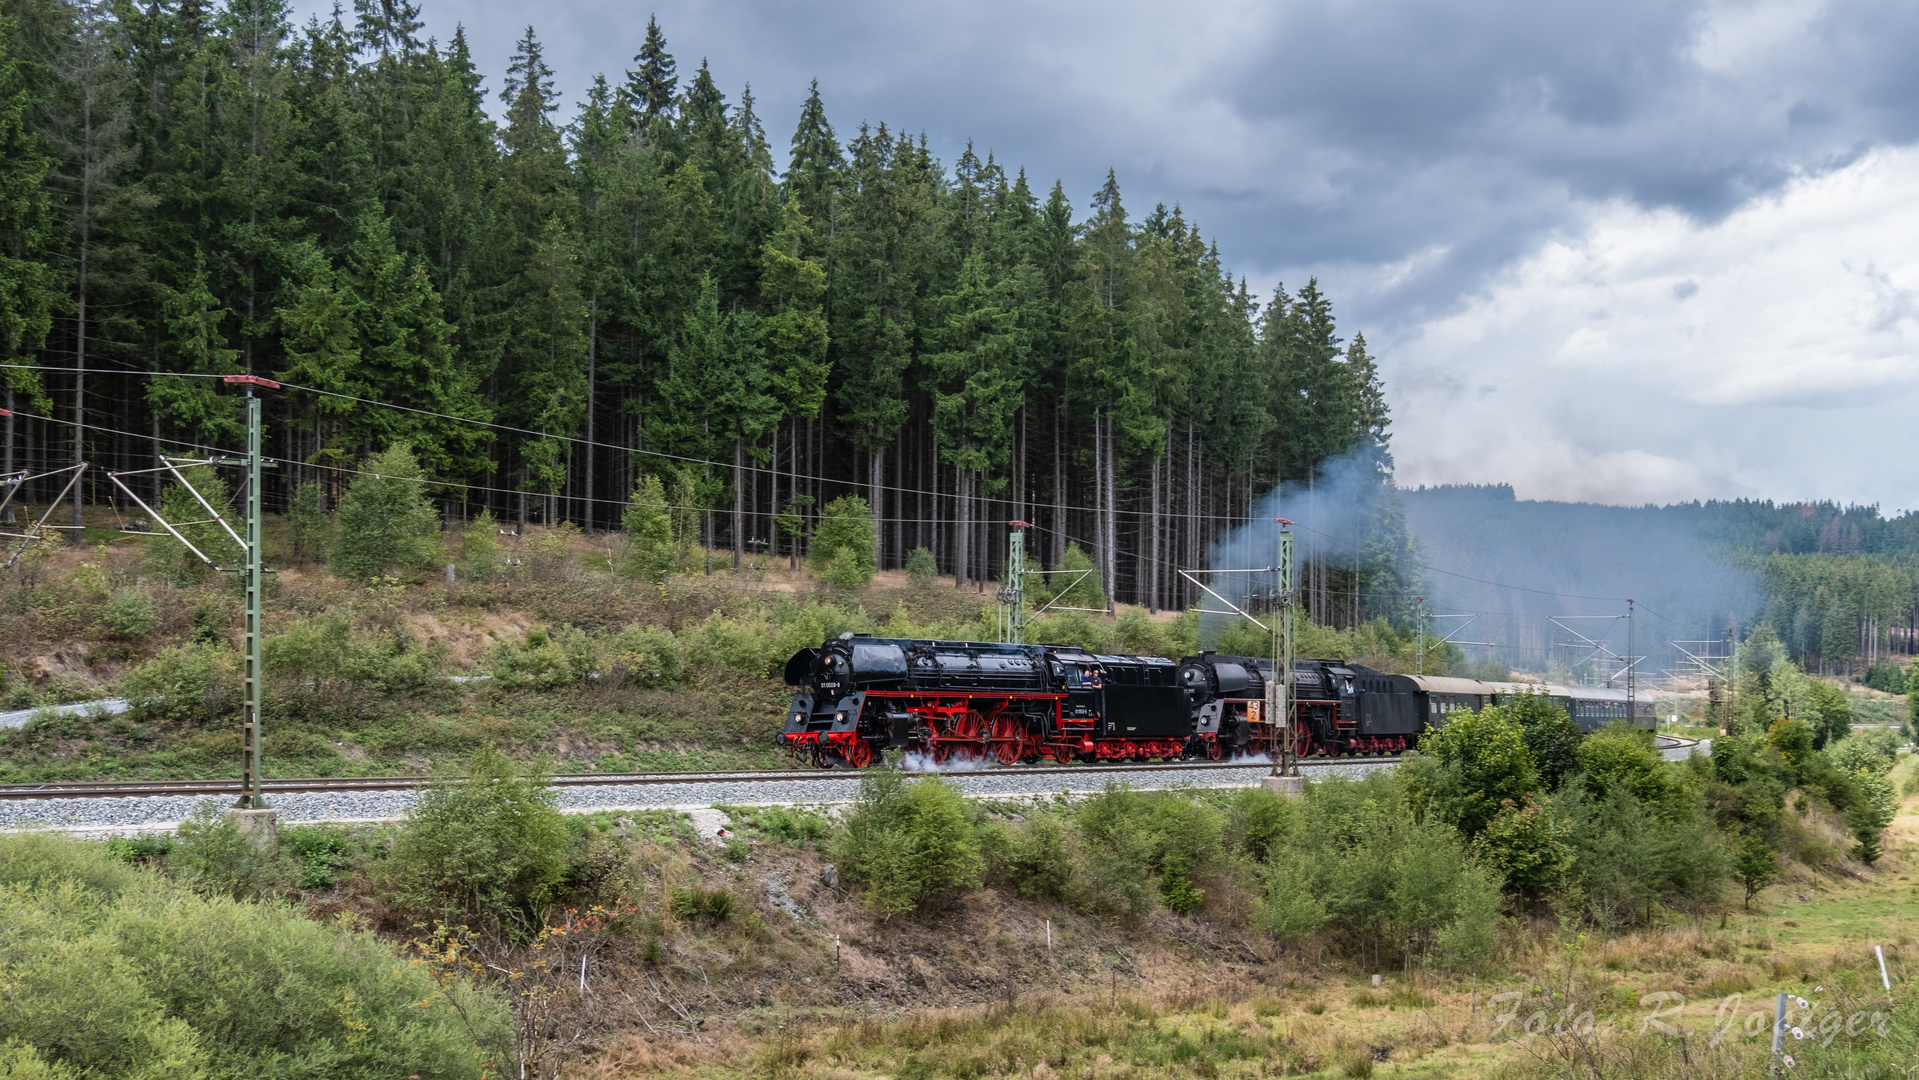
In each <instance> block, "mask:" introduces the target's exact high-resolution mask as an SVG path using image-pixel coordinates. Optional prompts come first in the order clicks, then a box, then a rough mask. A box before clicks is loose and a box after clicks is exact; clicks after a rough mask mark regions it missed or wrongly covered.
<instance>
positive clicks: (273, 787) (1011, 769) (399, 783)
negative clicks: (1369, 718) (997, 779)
mask: <svg viewBox="0 0 1919 1080" xmlns="http://www.w3.org/2000/svg"><path fill="white" fill-rule="evenodd" d="M1397 760H1398V759H1397V758H1392V757H1338V758H1331V757H1329V758H1309V759H1307V760H1305V761H1302V762H1300V764H1301V765H1305V766H1315V765H1365V764H1379V763H1382V762H1393V761H1397ZM1267 764H1268V763H1267V762H1263V761H1200V762H1185V763H1181V762H1172V763H1166V764H1158V765H1147V764H1140V765H1050V766H1049V765H1014V766H995V767H993V768H982V769H967V770H951V769H949V770H928V771H926V772H923V773H921V772H916V773H915V775H924V776H933V775H947V776H1049V775H1056V776H1089V775H1108V774H1121V775H1128V774H1135V775H1136V774H1145V775H1152V774H1154V773H1161V772H1196V771H1199V772H1203V771H1214V770H1219V769H1256V768H1263V767H1265V766H1266V765H1267ZM858 775H860V774H859V772H858V771H856V770H850V769H809V770H805V771H800V770H790V771H778V772H776V771H771V770H768V771H764V772H730V773H692V772H686V773H590V774H579V773H569V774H566V775H563V776H555V777H552V778H551V779H550V783H551V784H552V785H553V786H554V787H637V786H646V785H659V784H737V783H763V782H768V781H772V782H819V781H827V780H844V779H846V778H848V777H852V776H858ZM432 783H433V778H432V777H430V776H345V777H312V778H306V779H268V780H262V781H261V786H262V787H263V788H265V789H266V791H268V792H275V791H280V792H301V791H321V792H324V791H410V790H415V789H418V788H424V787H428V786H431V785H432ZM240 784H241V782H240V779H239V778H238V777H233V778H226V779H219V780H102V781H48V782H46V783H41V784H5V785H0V799H100V798H142V797H146V796H154V795H233V794H237V793H238V792H239V790H240Z"/></svg>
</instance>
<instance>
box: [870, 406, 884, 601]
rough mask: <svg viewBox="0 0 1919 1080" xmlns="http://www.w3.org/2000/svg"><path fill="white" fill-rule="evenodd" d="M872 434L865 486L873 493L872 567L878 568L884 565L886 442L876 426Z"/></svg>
mask: <svg viewBox="0 0 1919 1080" xmlns="http://www.w3.org/2000/svg"><path fill="white" fill-rule="evenodd" d="M873 434H874V436H875V438H874V440H873V445H874V447H875V449H874V451H873V466H872V471H871V472H870V473H869V474H868V482H867V487H868V488H869V489H870V490H871V491H872V493H873V507H872V509H873V569H875V570H879V569H881V568H883V567H885V566H886V510H885V508H886V444H885V443H883V442H880V441H879V438H878V437H879V436H881V435H882V434H884V433H883V432H882V431H881V430H880V429H879V428H878V427H875V428H874V429H873Z"/></svg>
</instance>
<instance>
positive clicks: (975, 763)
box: [900, 750, 997, 773]
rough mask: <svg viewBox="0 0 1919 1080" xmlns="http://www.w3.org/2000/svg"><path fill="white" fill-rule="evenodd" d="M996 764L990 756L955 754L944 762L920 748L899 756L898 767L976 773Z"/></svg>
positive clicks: (914, 771) (926, 771)
mask: <svg viewBox="0 0 1919 1080" xmlns="http://www.w3.org/2000/svg"><path fill="white" fill-rule="evenodd" d="M995 764H997V762H996V761H995V759H993V758H991V757H974V756H971V755H961V754H955V755H953V756H952V757H951V758H949V759H947V760H946V761H945V762H944V763H941V762H937V761H934V760H933V755H932V754H929V753H926V752H924V751H920V750H911V751H908V752H907V754H906V756H905V757H902V758H900V768H901V769H903V770H905V771H906V772H910V773H976V772H984V771H985V770H986V769H987V768H988V767H990V766H992V765H995Z"/></svg>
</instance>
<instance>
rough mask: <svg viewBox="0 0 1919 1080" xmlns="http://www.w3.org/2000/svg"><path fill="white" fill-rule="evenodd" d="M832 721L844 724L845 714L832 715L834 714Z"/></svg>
mask: <svg viewBox="0 0 1919 1080" xmlns="http://www.w3.org/2000/svg"><path fill="white" fill-rule="evenodd" d="M833 719H834V720H837V721H839V722H840V723H842V724H843V723H845V722H846V714H845V713H843V712H839V713H834V714H833Z"/></svg>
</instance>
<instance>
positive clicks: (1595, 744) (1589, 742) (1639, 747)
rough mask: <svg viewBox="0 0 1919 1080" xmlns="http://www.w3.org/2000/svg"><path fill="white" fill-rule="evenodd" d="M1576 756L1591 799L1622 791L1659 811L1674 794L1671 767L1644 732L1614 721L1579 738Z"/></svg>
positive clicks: (1581, 776) (1649, 736) (1602, 797)
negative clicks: (1612, 723) (1586, 736)
mask: <svg viewBox="0 0 1919 1080" xmlns="http://www.w3.org/2000/svg"><path fill="white" fill-rule="evenodd" d="M1577 757H1578V760H1579V771H1580V778H1581V781H1582V782H1583V783H1584V784H1585V786H1586V790H1587V791H1589V792H1591V793H1592V795H1593V797H1594V798H1597V799H1604V798H1606V796H1607V795H1609V794H1610V793H1612V792H1613V791H1624V792H1626V793H1627V794H1629V795H1631V796H1632V797H1633V798H1635V799H1637V800H1639V801H1640V802H1642V803H1644V804H1646V805H1647V806H1648V807H1651V808H1653V809H1655V810H1659V809H1661V808H1663V807H1664V806H1665V804H1666V803H1667V801H1668V800H1669V799H1671V798H1672V797H1673V795H1674V794H1675V792H1674V788H1673V779H1672V767H1671V765H1670V764H1669V763H1668V762H1666V761H1665V760H1664V759H1663V758H1661V757H1660V756H1659V752H1658V751H1656V750H1654V749H1653V747H1652V736H1651V735H1650V734H1649V733H1647V732H1644V731H1641V730H1639V729H1636V728H1631V727H1627V726H1626V725H1624V724H1614V725H1612V726H1610V727H1607V728H1605V729H1604V730H1601V731H1596V732H1594V733H1593V734H1592V735H1591V736H1589V737H1588V738H1586V739H1584V740H1582V741H1581V742H1580V743H1579V749H1578V751H1577Z"/></svg>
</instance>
